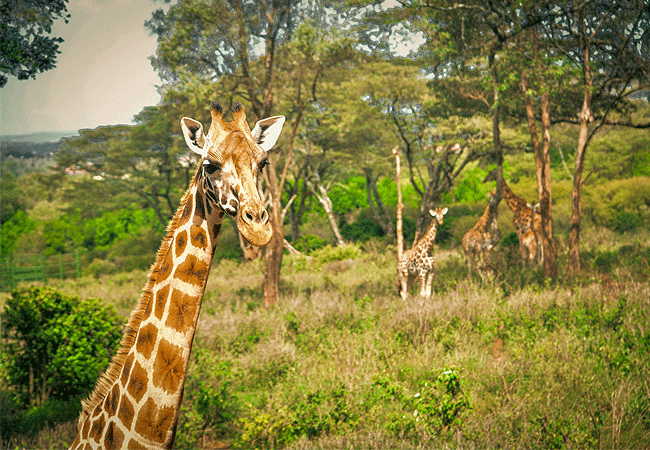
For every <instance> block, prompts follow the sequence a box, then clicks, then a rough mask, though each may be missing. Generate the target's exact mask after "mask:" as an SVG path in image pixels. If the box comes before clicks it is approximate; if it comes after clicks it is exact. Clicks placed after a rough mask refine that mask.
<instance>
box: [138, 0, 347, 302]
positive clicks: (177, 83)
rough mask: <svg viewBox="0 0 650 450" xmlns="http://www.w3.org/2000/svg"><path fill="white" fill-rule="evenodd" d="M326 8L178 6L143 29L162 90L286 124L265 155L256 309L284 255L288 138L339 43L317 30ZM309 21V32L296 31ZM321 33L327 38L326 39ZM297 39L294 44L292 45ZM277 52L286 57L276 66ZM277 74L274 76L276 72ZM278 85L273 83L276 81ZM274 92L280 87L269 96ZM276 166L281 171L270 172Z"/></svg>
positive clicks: (203, 1) (292, 4)
mask: <svg viewBox="0 0 650 450" xmlns="http://www.w3.org/2000/svg"><path fill="white" fill-rule="evenodd" d="M327 4H328V2H327V1H324V2H322V3H320V2H308V3H305V2H301V1H299V0H275V1H271V2H266V1H265V2H243V1H241V0H180V1H179V3H178V4H176V5H174V6H172V7H171V8H169V10H167V11H166V12H164V11H162V10H159V11H156V13H154V16H153V17H152V19H151V20H150V21H149V22H147V26H148V27H149V28H150V30H151V31H152V32H154V33H156V34H157V35H158V43H159V45H158V51H157V54H156V57H155V58H153V63H154V67H156V68H157V69H158V71H159V72H160V74H161V76H162V77H163V78H164V79H165V80H167V81H168V82H169V85H168V87H167V88H168V89H174V90H177V91H178V90H181V89H186V88H187V87H190V88H191V89H193V90H194V91H195V92H197V93H204V92H206V91H214V89H206V88H205V86H207V85H220V86H221V87H220V89H221V92H222V93H223V95H224V96H225V97H226V98H230V99H233V100H234V99H237V100H240V101H242V102H243V103H245V104H250V105H252V110H253V115H254V116H255V119H261V118H264V117H268V116H271V115H272V113H273V111H274V110H275V109H276V108H275V105H276V103H277V102H278V101H280V99H281V98H284V99H287V100H286V101H285V103H284V104H283V105H282V107H281V108H280V109H281V110H282V111H281V112H283V113H284V114H285V115H286V116H287V117H288V118H289V120H290V126H289V127H285V130H286V131H285V133H284V135H285V136H287V137H286V138H284V139H283V142H287V147H288V148H287V149H286V150H284V151H283V152H281V153H282V156H280V153H271V155H270V157H269V161H270V164H269V165H267V166H266V168H265V169H264V179H265V181H266V189H267V190H268V193H269V202H270V208H269V217H270V221H271V224H272V227H273V230H274V231H273V238H272V239H271V242H270V243H269V244H268V245H267V246H266V247H265V270H264V302H265V304H266V305H272V304H274V303H275V302H277V299H278V296H279V278H280V268H281V264H282V252H283V247H284V245H283V244H284V236H283V235H284V233H283V230H282V222H283V208H282V197H281V196H282V192H283V186H284V184H285V181H286V178H287V175H288V170H289V167H290V165H291V162H292V159H293V147H294V142H295V137H296V135H297V132H298V129H299V127H300V124H301V121H302V117H303V114H304V111H305V109H306V108H307V107H309V105H310V104H311V103H312V102H313V100H314V98H315V94H316V91H317V86H318V82H319V79H320V77H321V75H322V74H323V72H324V71H326V70H329V69H330V68H332V67H335V66H336V64H337V62H338V60H339V58H340V56H341V55H340V52H339V50H340V49H342V48H344V47H345V45H344V43H342V42H344V41H345V40H344V39H341V38H340V37H338V36H336V35H335V34H336V28H335V27H332V26H331V24H330V26H329V27H327V26H325V25H326V24H325V23H320V22H318V21H319V20H320V21H323V20H324V18H325V17H326V15H325V12H324V11H325V10H324V7H325V6H326V5H327ZM310 18H313V20H314V21H315V24H316V25H317V26H313V25H310V24H305V25H303V26H300V25H301V23H303V22H305V21H306V20H307V19H310ZM326 31H328V32H326ZM295 34H297V35H298V36H299V37H298V38H295V37H294V35H295ZM279 52H286V53H285V54H283V57H281V58H279V57H278V54H279ZM279 66H282V67H283V69H284V70H282V71H281V72H280V71H279V70H278V67H279ZM279 76H282V77H283V79H282V81H281V82H280V83H279V82H278V77H279ZM276 86H283V89H282V90H276ZM280 164H283V165H282V169H281V170H278V167H279V165H280Z"/></svg>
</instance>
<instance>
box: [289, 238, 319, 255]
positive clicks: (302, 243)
mask: <svg viewBox="0 0 650 450" xmlns="http://www.w3.org/2000/svg"><path fill="white" fill-rule="evenodd" d="M326 245H327V241H326V240H325V239H323V238H322V237H320V236H316V235H313V234H306V235H304V236H300V237H299V238H298V239H296V242H295V243H294V245H293V246H294V247H295V248H296V250H298V251H300V252H303V253H311V252H313V251H314V250H320V249H321V248H323V247H325V246H326Z"/></svg>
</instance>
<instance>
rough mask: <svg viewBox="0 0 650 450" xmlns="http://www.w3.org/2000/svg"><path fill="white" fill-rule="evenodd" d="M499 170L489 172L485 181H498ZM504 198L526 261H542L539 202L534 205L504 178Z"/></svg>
mask: <svg viewBox="0 0 650 450" xmlns="http://www.w3.org/2000/svg"><path fill="white" fill-rule="evenodd" d="M496 180H497V172H496V170H492V171H491V172H490V173H488V174H487V176H486V177H485V179H484V180H483V182H484V183H485V182H488V181H496ZM502 195H503V199H504V200H505V201H506V204H507V205H508V207H509V208H510V210H511V211H512V214H513V216H514V217H513V219H512V225H513V227H514V229H515V233H517V239H519V253H520V255H521V257H522V259H523V260H524V262H525V263H527V264H528V263H534V262H539V261H540V255H539V253H540V252H539V250H540V249H541V246H540V245H539V236H538V234H537V233H538V232H539V231H538V230H540V229H541V228H540V227H541V216H540V215H539V213H538V211H539V204H537V205H535V206H533V205H531V204H530V203H528V202H527V201H526V200H524V199H523V198H521V197H519V196H517V195H516V194H515V193H514V192H512V189H510V186H508V184H507V183H506V180H503V192H502Z"/></svg>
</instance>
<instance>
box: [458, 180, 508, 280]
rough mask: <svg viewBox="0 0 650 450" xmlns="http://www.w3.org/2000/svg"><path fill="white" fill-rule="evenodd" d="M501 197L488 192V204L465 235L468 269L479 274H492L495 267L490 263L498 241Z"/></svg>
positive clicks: (463, 242) (464, 248)
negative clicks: (498, 215) (490, 257)
mask: <svg viewBox="0 0 650 450" xmlns="http://www.w3.org/2000/svg"><path fill="white" fill-rule="evenodd" d="M500 200H501V199H500V198H497V196H496V193H495V192H491V193H489V194H488V204H487V206H486V207H485V211H483V215H481V217H480V218H479V219H478V222H476V225H474V226H473V227H472V228H470V229H469V230H468V231H467V233H465V235H464V236H463V240H462V244H463V250H464V252H465V258H466V259H467V269H468V270H469V272H470V273H471V272H472V271H477V272H478V273H479V275H481V276H486V275H488V276H489V275H492V274H493V269H492V268H491V267H490V264H489V255H490V253H491V251H492V249H493V248H494V246H495V245H496V243H497V239H498V236H497V231H498V230H497V207H498V206H499V202H500Z"/></svg>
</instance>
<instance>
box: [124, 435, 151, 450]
mask: <svg viewBox="0 0 650 450" xmlns="http://www.w3.org/2000/svg"><path fill="white" fill-rule="evenodd" d="M126 448H127V449H128V450H147V447H145V446H144V445H142V444H140V443H139V442H138V441H136V440H135V439H133V438H131V440H130V441H129V443H128V445H127V447H126Z"/></svg>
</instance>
